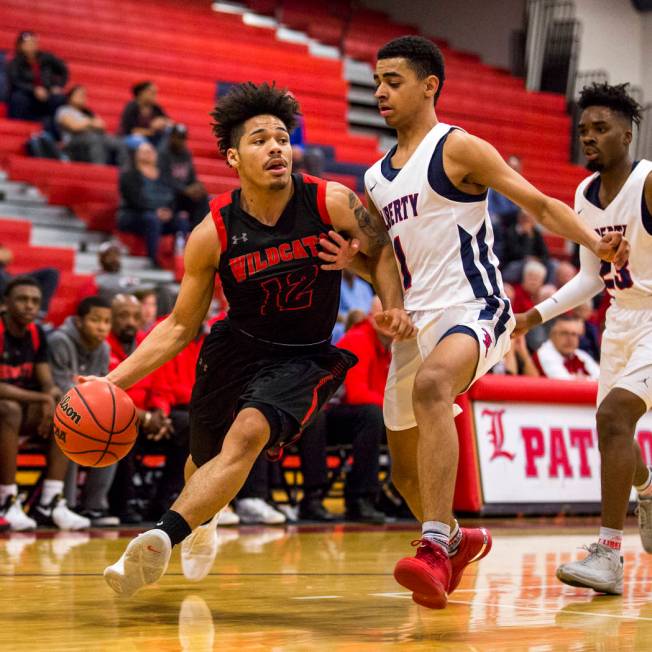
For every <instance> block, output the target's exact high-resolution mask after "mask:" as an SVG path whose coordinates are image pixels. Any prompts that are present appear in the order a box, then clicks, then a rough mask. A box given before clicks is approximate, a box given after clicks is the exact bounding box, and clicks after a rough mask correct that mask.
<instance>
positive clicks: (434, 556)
mask: <svg viewBox="0 0 652 652" xmlns="http://www.w3.org/2000/svg"><path fill="white" fill-rule="evenodd" d="M412 545H413V546H418V548H417V554H416V556H414V557H405V558H403V559H401V560H400V561H399V562H398V563H397V564H396V567H395V568H394V579H395V580H396V581H397V582H398V583H399V584H400V585H401V586H404V587H405V588H406V589H409V590H410V591H412V599H413V600H414V601H415V602H416V603H417V604H420V605H423V606H424V607H429V608H430V609H443V608H444V607H445V606H446V604H447V603H448V596H447V595H446V589H447V588H448V585H449V584H450V578H451V565H450V561H449V560H448V557H447V555H446V553H445V552H444V551H443V550H442V549H441V546H438V545H437V544H436V543H433V542H432V541H428V539H416V540H415V541H413V542H412Z"/></svg>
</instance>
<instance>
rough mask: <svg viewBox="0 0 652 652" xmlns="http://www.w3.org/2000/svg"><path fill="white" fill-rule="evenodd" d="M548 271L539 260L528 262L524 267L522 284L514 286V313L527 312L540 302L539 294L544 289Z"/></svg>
mask: <svg viewBox="0 0 652 652" xmlns="http://www.w3.org/2000/svg"><path fill="white" fill-rule="evenodd" d="M546 275H547V270H546V267H545V265H544V264H543V263H540V262H539V261H537V260H528V261H527V262H526V263H525V265H524V266H523V276H522V280H521V282H520V283H515V284H513V285H512V287H513V288H514V299H513V301H512V308H513V310H514V312H515V313H516V312H526V311H527V310H529V309H530V308H532V307H533V306H534V304H535V303H537V301H539V293H540V291H541V289H542V288H543V287H544V283H545V280H546Z"/></svg>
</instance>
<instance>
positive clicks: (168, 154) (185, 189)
mask: <svg viewBox="0 0 652 652" xmlns="http://www.w3.org/2000/svg"><path fill="white" fill-rule="evenodd" d="M187 138H188V129H187V127H186V126H185V125H182V124H176V125H174V127H172V131H171V132H170V137H169V139H168V141H167V143H166V144H164V145H163V146H162V147H161V151H160V153H159V168H160V169H161V173H162V174H163V177H164V178H166V179H168V180H169V182H170V184H171V185H172V187H173V188H174V191H175V193H176V194H175V202H176V209H177V211H179V212H185V213H187V215H188V219H189V220H190V228H191V229H193V228H195V227H196V226H197V225H198V224H199V223H200V222H201V221H202V220H203V219H204V217H206V214H207V213H208V210H209V208H208V193H207V192H206V188H205V187H204V184H203V183H202V182H201V181H199V179H198V178H197V173H196V172H195V166H194V164H193V161H192V154H191V153H190V150H189V149H188V146H187Z"/></svg>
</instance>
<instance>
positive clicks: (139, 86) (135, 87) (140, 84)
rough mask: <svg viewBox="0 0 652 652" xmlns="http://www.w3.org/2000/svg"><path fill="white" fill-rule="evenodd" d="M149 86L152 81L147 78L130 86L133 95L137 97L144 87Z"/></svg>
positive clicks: (151, 84)
mask: <svg viewBox="0 0 652 652" xmlns="http://www.w3.org/2000/svg"><path fill="white" fill-rule="evenodd" d="M150 86H153V82H151V81H150V80H149V79H148V80H146V81H141V82H138V83H137V84H134V85H133V86H132V87H131V92H132V93H133V96H134V97H138V96H139V95H140V94H141V93H142V92H143V91H144V90H145V89H146V88H149V87H150Z"/></svg>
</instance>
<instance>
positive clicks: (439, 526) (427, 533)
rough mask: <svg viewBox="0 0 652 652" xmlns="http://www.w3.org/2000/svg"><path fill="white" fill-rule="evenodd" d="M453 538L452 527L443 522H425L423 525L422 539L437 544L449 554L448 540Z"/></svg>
mask: <svg viewBox="0 0 652 652" xmlns="http://www.w3.org/2000/svg"><path fill="white" fill-rule="evenodd" d="M450 536H451V526H450V525H448V523H442V522H441V521H424V522H423V523H422V525H421V537H422V538H423V539H428V541H432V542H433V543H436V544H437V545H438V546H440V547H441V548H442V550H443V551H444V552H445V553H446V554H448V540H449V539H450Z"/></svg>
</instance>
